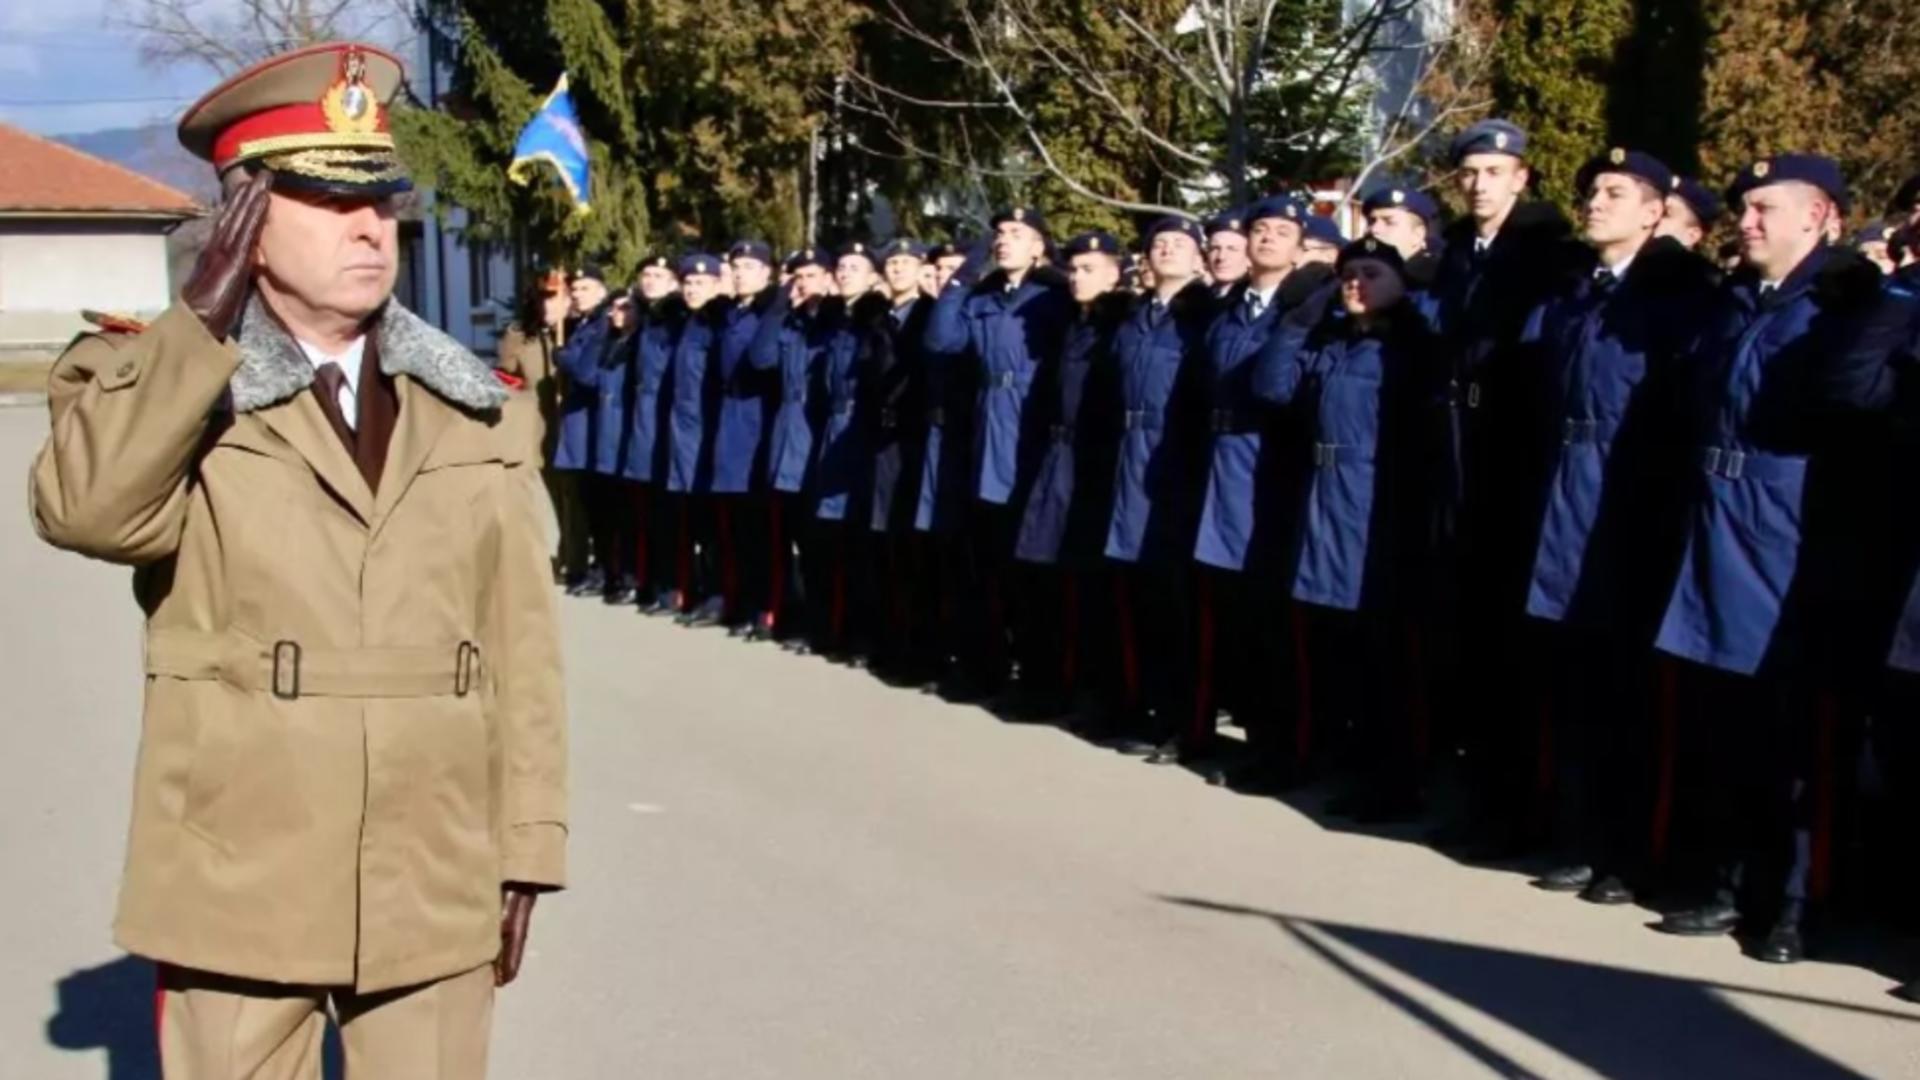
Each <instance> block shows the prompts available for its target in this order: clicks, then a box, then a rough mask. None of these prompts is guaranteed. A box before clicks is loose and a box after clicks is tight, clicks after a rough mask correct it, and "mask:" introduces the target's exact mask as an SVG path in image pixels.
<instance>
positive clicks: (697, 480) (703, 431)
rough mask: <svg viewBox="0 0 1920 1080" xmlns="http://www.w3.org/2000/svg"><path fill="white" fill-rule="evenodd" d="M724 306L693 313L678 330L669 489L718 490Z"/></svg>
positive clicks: (684, 317)
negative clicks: (715, 481) (715, 479)
mask: <svg viewBox="0 0 1920 1080" xmlns="http://www.w3.org/2000/svg"><path fill="white" fill-rule="evenodd" d="M724 311H725V309H724V305H723V304H722V302H720V301H717V300H715V301H709V302H708V303H707V304H706V305H704V306H702V307H701V309H700V310H699V311H688V312H686V313H685V314H684V315H682V316H681V318H680V319H679V320H678V325H677V326H676V327H675V329H674V337H673V355H672V358H671V359H670V360H669V362H668V365H667V368H668V371H669V372H670V373H671V375H672V379H673V387H672V391H671V399H670V403H669V416H670V418H671V423H670V424H669V426H668V432H667V434H668V445H667V490H668V491H674V492H688V493H697V492H705V491H708V490H711V489H712V486H713V441H714V436H715V435H716V434H717V425H718V422H719V416H720V387H721V380H720V367H719V364H718V363H717V362H716V361H717V357H718V353H719V351H720V337H721V333H722V330H723V317H724Z"/></svg>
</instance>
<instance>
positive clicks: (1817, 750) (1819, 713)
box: [1807, 694, 1840, 902]
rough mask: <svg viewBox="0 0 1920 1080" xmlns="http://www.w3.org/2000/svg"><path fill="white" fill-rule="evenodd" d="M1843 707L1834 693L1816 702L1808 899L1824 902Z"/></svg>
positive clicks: (1830, 865) (1828, 879)
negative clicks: (1837, 745)
mask: <svg viewBox="0 0 1920 1080" xmlns="http://www.w3.org/2000/svg"><path fill="white" fill-rule="evenodd" d="M1839 728H1840V706H1839V703H1838V702H1836V701H1835V700H1834V698H1833V695H1832V694H1821V695H1820V696H1819V698H1818V699H1817V700H1816V701H1815V703H1814V729H1813V865H1812V866H1811V867H1809V871H1808V880H1807V898H1808V899H1810V900H1813V901H1816V902H1817V901H1820V900H1824V899H1825V898H1826V895H1827V887H1828V886H1829V885H1830V884H1831V883H1832V875H1833V810H1834V784H1835V776H1834V772H1835V770H1834V756H1835V752H1834V742H1835V740H1836V739H1837V737H1838V735H1839Z"/></svg>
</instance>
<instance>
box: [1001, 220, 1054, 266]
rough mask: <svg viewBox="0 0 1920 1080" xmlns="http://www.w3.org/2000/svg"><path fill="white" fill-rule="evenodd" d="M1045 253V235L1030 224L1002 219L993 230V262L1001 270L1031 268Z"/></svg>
mask: <svg viewBox="0 0 1920 1080" xmlns="http://www.w3.org/2000/svg"><path fill="white" fill-rule="evenodd" d="M1046 253H1047V241H1046V237H1044V236H1041V235H1040V230H1038V229H1036V228H1034V227H1033V226H1031V225H1028V224H1025V223H1023V222H1019V221H1003V222H1001V223H1000V224H999V226H997V227H996V228H995V229H994V230H993V262H994V265H996V266H998V267H999V268H1000V269H1002V270H1006V271H1008V272H1011V273H1018V272H1019V271H1022V270H1031V269H1033V265H1034V264H1035V263H1037V262H1039V261H1040V259H1041V257H1042V256H1044V255H1045V254H1046Z"/></svg>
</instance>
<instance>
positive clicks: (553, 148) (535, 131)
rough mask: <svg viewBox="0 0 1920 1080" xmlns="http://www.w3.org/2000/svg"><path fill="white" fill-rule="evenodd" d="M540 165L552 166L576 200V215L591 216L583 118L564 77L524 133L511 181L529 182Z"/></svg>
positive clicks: (517, 145)
mask: <svg viewBox="0 0 1920 1080" xmlns="http://www.w3.org/2000/svg"><path fill="white" fill-rule="evenodd" d="M536 161H544V162H546V163H547V164H549V165H552V166H553V168H554V171H556V172H558V173H559V174H560V182H561V183H563V184H565V185H567V194H569V195H571V196H573V212H574V213H576V214H584V213H587V212H588V210H589V209H590V207H589V206H588V204H587V193H588V191H589V190H590V189H589V188H588V187H587V137H586V135H585V134H583V133H582V132H581V131H580V116H579V114H578V113H576V112H574V111H573V96H572V95H571V94H569V93H568V92H567V77H566V76H565V75H562V76H560V82H559V83H558V84H557V85H555V86H554V88H553V93H551V94H548V95H547V100H545V101H543V102H541V103H540V109H539V111H538V112H535V113H534V114H533V119H532V120H529V121H527V126H526V127H524V128H522V129H520V139H519V141H518V142H515V143H514V144H513V164H511V165H509V166H507V177H508V179H510V180H512V181H513V182H514V183H516V184H525V183H526V182H527V173H528V171H529V168H530V167H531V166H532V164H533V163H534V162H536Z"/></svg>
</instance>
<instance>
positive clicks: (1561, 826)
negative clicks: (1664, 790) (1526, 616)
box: [1530, 621, 1660, 879]
mask: <svg viewBox="0 0 1920 1080" xmlns="http://www.w3.org/2000/svg"><path fill="white" fill-rule="evenodd" d="M1530 636H1533V637H1535V638H1536V639H1537V640H1538V642H1539V643H1540V644H1539V650H1540V653H1539V654H1540V656H1541V658H1542V667H1541V670H1542V671H1543V672H1545V674H1546V679H1547V685H1546V687H1545V690H1544V693H1543V695H1542V701H1541V706H1542V708H1543V709H1544V710H1545V724H1544V728H1543V730H1544V731H1545V733H1546V739H1547V741H1546V745H1545V746H1544V747H1543V748H1542V753H1543V757H1544V760H1545V762H1546V765H1547V774H1548V775H1549V776H1550V777H1551V786H1552V807H1553V818H1552V824H1553V834H1552V836H1553V845H1554V848H1555V850H1556V851H1557V852H1558V854H1559V855H1560V856H1561V857H1562V858H1563V859H1564V860H1565V861H1566V862H1567V863H1568V864H1569V865H1573V864H1585V865H1588V866H1591V867H1593V868H1594V870H1595V872H1596V873H1599V874H1618V875H1620V876H1622V877H1626V878H1628V879H1641V878H1644V877H1645V875H1646V873H1647V871H1648V869H1649V868H1650V864H1651V861H1652V859H1651V854H1652V853H1651V843H1652V828H1653V816H1654V806H1655V791H1656V787H1655V783H1654V780H1655V776H1656V766H1657V762H1658V758H1659V747H1660V725H1659V710H1658V708H1657V707H1656V703H1657V693H1656V689H1657V685H1656V680H1655V666H1654V657H1653V655H1652V653H1651V651H1650V650H1649V649H1648V648H1647V647H1646V646H1645V645H1644V644H1640V643H1639V642H1638V640H1637V639H1635V638H1632V637H1630V636H1628V635H1622V634H1618V633H1613V632H1608V631H1604V630H1596V629H1591V628H1583V627H1576V626H1571V625H1568V624H1565V623H1552V622H1544V621H1542V622H1535V623H1534V624H1532V626H1531V628H1530Z"/></svg>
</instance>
